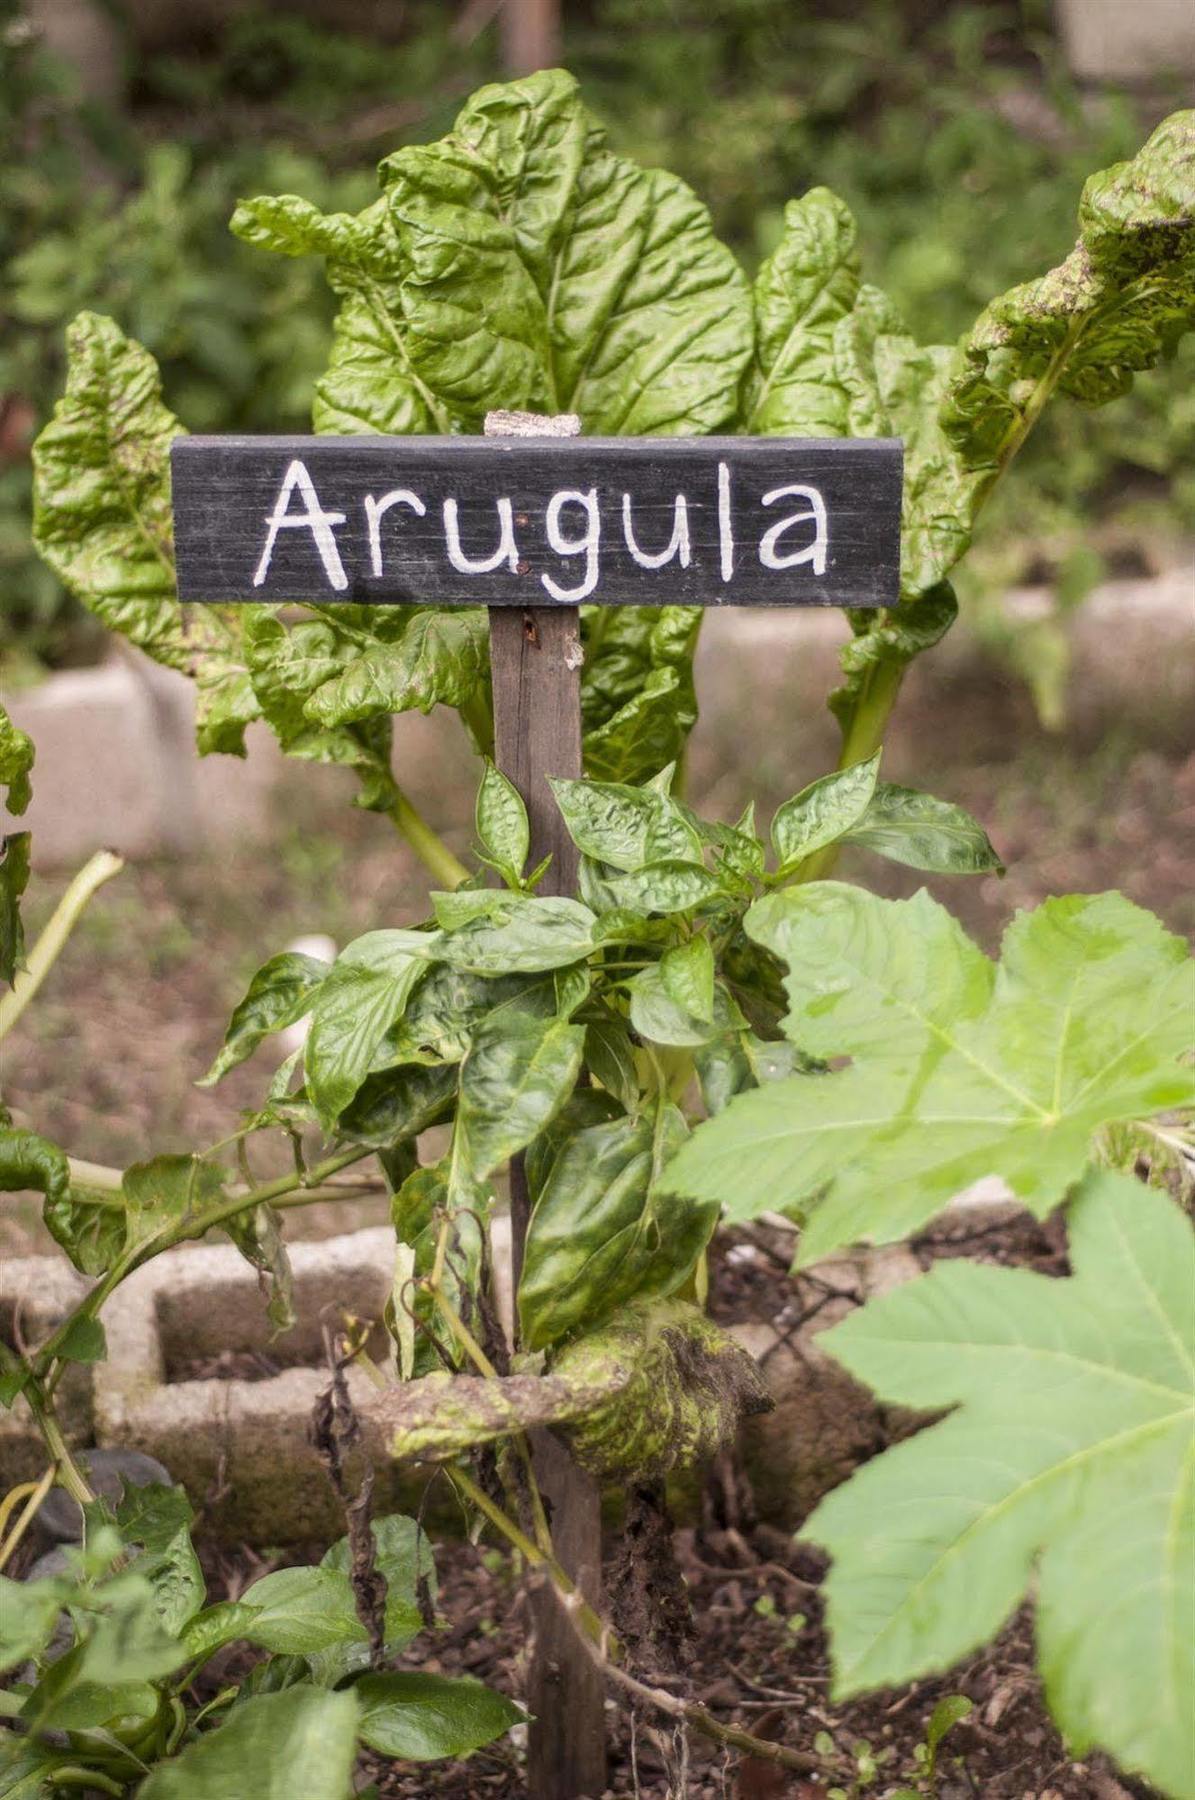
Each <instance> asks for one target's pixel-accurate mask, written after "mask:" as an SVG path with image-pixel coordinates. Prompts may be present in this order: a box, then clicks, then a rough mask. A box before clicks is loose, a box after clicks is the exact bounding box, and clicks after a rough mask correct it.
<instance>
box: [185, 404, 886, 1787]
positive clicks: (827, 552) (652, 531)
mask: <svg viewBox="0 0 1195 1800" xmlns="http://www.w3.org/2000/svg"><path fill="white" fill-rule="evenodd" d="M580 429H581V422H580V420H579V419H578V418H576V417H575V416H574V415H572V414H564V415H561V416H558V417H553V418H545V417H540V416H538V415H535V414H530V413H509V412H493V413H490V414H489V415H488V416H487V418H486V422H485V433H486V435H485V436H484V437H481V438H465V437H456V438H453V437H449V438H419V437H399V438H384V437H368V438H365V437H363V438H342V437H320V438H236V437H231V438H199V437H184V438H179V439H177V440H176V441H175V443H174V445H173V446H172V452H171V457H172V465H173V492H174V522H175V555H176V561H177V569H178V586H179V597H180V599H182V600H200V601H204V600H206V601H224V602H228V601H238V600H240V601H245V600H259V601H263V600H264V601H271V600H274V601H291V602H294V601H304V600H318V601H320V602H322V603H324V604H327V603H329V602H335V601H336V600H342V601H353V602H356V603H361V602H365V603H366V604H377V605H386V604H391V605H393V604H423V605H444V606H453V605H473V606H477V605H485V606H488V607H489V611H490V666H491V673H492V677H493V694H494V738H495V761H496V763H497V765H498V767H499V768H500V769H501V770H502V772H503V773H504V774H505V775H507V776H508V777H509V779H510V780H511V781H512V782H513V783H514V785H515V786H516V787H517V788H518V790H519V792H520V794H521V795H522V796H523V800H524V802H525V804H526V807H527V813H528V818H529V822H530V828H531V852H530V854H531V861H532V863H533V864H535V863H537V862H539V861H540V860H541V859H542V858H543V857H544V856H546V855H547V854H548V853H549V852H550V853H551V857H552V861H551V864H550V866H549V868H548V871H547V873H546V875H545V877H544V880H543V882H542V884H541V887H540V890H539V891H540V892H542V893H546V894H568V893H571V892H573V890H574V888H575V886H576V878H577V852H576V848H575V846H574V845H573V842H572V839H571V838H570V837H569V835H568V833H567V831H566V830H565V828H564V822H563V820H562V818H561V817H560V814H559V812H558V811H557V809H556V806H555V805H554V803H553V800H552V796H551V790H550V788H549V786H548V777H549V776H558V777H574V778H575V777H577V776H579V775H580V774H581V772H582V766H581V667H582V663H583V660H584V658H583V653H582V648H581V637H580V612H579V608H580V606H581V605H582V604H596V605H605V606H636V605H639V606H642V605H648V606H651V605H655V606H660V605H665V604H670V605H697V606H865V607H879V606H889V605H892V604H894V603H895V601H896V599H897V594H898V585H899V549H898V546H899V532H900V504H901V479H902V455H901V446H900V444H899V442H898V441H896V440H884V439H846V440H840V439H825V440H823V439H785V438H646V439H645V438H638V439H636V438H606V439H601V438H589V439H581V438H580V437H579V435H578V434H579V432H580ZM528 1213H529V1201H528V1194H527V1186H526V1180H525V1176H524V1170H523V1159H522V1157H516V1158H515V1159H514V1161H513V1164H512V1167H511V1227H512V1229H511V1240H512V1254H513V1262H514V1279H515V1283H516V1286H517V1282H518V1276H519V1271H520V1266H521V1262H522V1251H523V1244H524V1241H525V1239H526V1233H527V1223H528ZM533 1437H534V1453H535V1473H536V1479H537V1481H538V1483H539V1485H540V1487H541V1489H542V1491H543V1494H544V1498H545V1500H546V1501H547V1502H548V1505H549V1508H550V1519H551V1529H552V1536H553V1543H554V1545H555V1549H556V1554H557V1556H558V1559H559V1561H560V1562H561V1563H562V1564H563V1566H564V1568H565V1569H566V1570H567V1571H568V1573H569V1574H570V1575H571V1577H572V1578H573V1580H574V1581H576V1583H577V1585H578V1587H579V1588H580V1589H581V1591H582V1592H583V1593H584V1594H585V1596H586V1598H587V1599H589V1601H590V1603H591V1604H596V1602H597V1600H598V1598H599V1587H600V1580H601V1517H600V1495H599V1492H598V1488H597V1484H596V1483H595V1482H594V1481H593V1480H592V1478H591V1477H589V1476H588V1475H586V1474H585V1473H584V1472H583V1471H582V1470H581V1469H579V1468H578V1467H577V1466H576V1464H575V1463H574V1462H573V1461H572V1459H571V1458H570V1457H569V1456H568V1454H567V1452H566V1451H565V1449H564V1447H563V1445H562V1444H561V1443H560V1442H559V1441H558V1440H557V1439H555V1438H553V1437H552V1436H551V1434H550V1433H547V1432H539V1433H535V1434H533ZM534 1619H535V1628H536V1629H535V1646H534V1651H533V1656H532V1663H531V1671H530V1681H529V1693H528V1701H529V1706H530V1710H531V1713H532V1715H533V1723H532V1726H531V1730H530V1734H529V1743H528V1781H529V1791H530V1792H531V1794H532V1795H534V1796H535V1797H536V1800H576V1797H577V1796H581V1795H588V1796H591V1797H592V1800H597V1796H598V1795H600V1794H601V1793H602V1792H603V1791H604V1789H605V1786H606V1749H605V1717H604V1708H603V1698H604V1684H603V1681H602V1678H601V1673H600V1671H599V1670H598V1668H597V1667H596V1665H595V1664H594V1662H593V1661H592V1660H591V1658H590V1657H589V1656H588V1654H587V1653H586V1651H585V1650H584V1648H583V1647H582V1645H581V1644H580V1642H579V1641H578V1639H577V1638H576V1635H575V1633H574V1631H573V1628H572V1625H571V1623H570V1622H569V1620H568V1619H567V1618H566V1617H565V1614H564V1611H563V1608H562V1607H561V1606H560V1605H558V1604H557V1603H556V1600H555V1596H554V1595H553V1594H552V1593H550V1592H549V1591H547V1590H541V1591H540V1592H539V1593H538V1594H537V1595H536V1596H535V1600H534Z"/></svg>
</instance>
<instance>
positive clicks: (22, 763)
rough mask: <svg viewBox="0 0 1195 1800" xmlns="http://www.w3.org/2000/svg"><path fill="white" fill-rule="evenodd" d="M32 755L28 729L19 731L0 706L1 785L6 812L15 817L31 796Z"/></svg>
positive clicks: (21, 811) (23, 809)
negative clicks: (3, 791)
mask: <svg viewBox="0 0 1195 1800" xmlns="http://www.w3.org/2000/svg"><path fill="white" fill-rule="evenodd" d="M33 755H34V751H33V739H32V738H31V737H30V736H29V734H28V732H25V731H18V729H17V727H16V726H15V725H14V724H13V722H12V720H11V719H10V718H9V716H8V714H7V713H6V712H5V710H4V708H3V707H2V706H0V787H2V788H4V789H6V790H7V791H6V793H5V799H4V803H5V805H6V807H7V808H8V811H9V812H10V813H14V814H16V815H17V816H18V817H19V816H20V814H21V813H23V812H24V811H25V808H26V807H27V806H28V805H29V801H30V799H31V797H32V789H31V787H30V783H29V772H30V770H31V769H32V767H33Z"/></svg>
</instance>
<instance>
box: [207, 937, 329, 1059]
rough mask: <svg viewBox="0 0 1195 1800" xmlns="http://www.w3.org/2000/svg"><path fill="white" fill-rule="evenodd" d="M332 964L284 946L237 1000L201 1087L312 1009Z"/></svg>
mask: <svg viewBox="0 0 1195 1800" xmlns="http://www.w3.org/2000/svg"><path fill="white" fill-rule="evenodd" d="M328 968H329V965H328V964H327V963H326V962H323V961H321V960H320V958H319V957H316V956H305V955H303V954H301V953H300V952H299V951H297V950H284V951H283V952H282V953H281V955H279V956H272V957H271V958H270V960H269V962H266V963H263V964H262V966H261V968H260V969H259V970H258V971H257V973H256V975H255V976H254V977H253V979H252V981H251V982H250V983H249V986H248V988H247V989H246V990H245V995H244V998H243V999H242V1000H239V1001H238V1002H237V1005H236V1007H235V1008H234V1009H233V1014H232V1017H231V1019H230V1020H229V1021H228V1030H227V1031H226V1032H225V1034H224V1044H223V1047H222V1049H221V1050H220V1053H219V1055H218V1056H217V1057H216V1060H215V1062H213V1064H212V1066H211V1068H210V1069H209V1070H208V1072H207V1074H206V1075H204V1076H203V1077H202V1078H201V1079H200V1080H199V1081H198V1082H197V1083H196V1086H198V1087H213V1086H214V1085H215V1083H216V1082H217V1081H219V1080H221V1079H222V1077H223V1076H225V1075H227V1073H228V1071H229V1070H230V1069H235V1068H236V1067H237V1065H238V1064H239V1063H243V1062H244V1061H245V1058H246V1057H248V1056H251V1055H252V1054H253V1052H254V1051H255V1050H256V1049H257V1046H258V1045H259V1044H260V1043H261V1042H262V1041H263V1039H265V1038H267V1037H269V1035H270V1033H271V1032H274V1031H281V1030H282V1029H283V1027H284V1026H287V1025H294V1024H295V1023H296V1022H297V1021H298V1020H299V1019H301V1018H303V1016H304V1015H305V1014H306V1013H307V1012H309V1011H310V1009H311V996H312V995H313V994H314V993H315V990H316V989H317V988H318V987H319V985H320V983H321V982H322V981H323V979H324V976H325V975H326V974H327V973H328Z"/></svg>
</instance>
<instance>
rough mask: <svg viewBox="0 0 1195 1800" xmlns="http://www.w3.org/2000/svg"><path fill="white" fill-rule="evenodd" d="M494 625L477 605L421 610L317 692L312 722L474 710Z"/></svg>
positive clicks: (311, 703) (309, 710) (308, 713)
mask: <svg viewBox="0 0 1195 1800" xmlns="http://www.w3.org/2000/svg"><path fill="white" fill-rule="evenodd" d="M488 649H489V626H488V621H487V618H486V614H485V613H484V612H481V611H477V610H474V609H473V608H453V609H451V610H443V611H437V610H435V609H434V608H432V607H421V608H419V609H418V610H417V611H414V612H413V613H412V614H411V616H410V618H409V620H408V622H407V625H406V629H405V630H404V631H403V633H402V635H401V636H400V637H398V638H388V639H386V640H379V641H377V642H374V643H371V644H369V645H368V647H367V648H365V649H364V650H362V651H361V653H360V654H359V655H357V656H355V657H354V658H353V659H352V660H351V661H349V662H348V663H346V665H345V667H344V668H343V670H342V671H341V672H340V673H339V674H337V675H335V676H334V677H333V678H332V679H331V680H329V681H325V682H323V683H322V684H321V685H320V686H319V687H317V688H316V689H315V690H314V692H313V693H312V694H311V695H310V697H309V699H308V700H307V702H306V704H305V705H304V708H303V713H304V717H305V718H307V719H309V720H311V721H312V722H313V723H314V724H316V725H320V726H323V727H325V728H331V727H334V726H337V725H354V724H357V723H359V722H360V721H362V720H365V719H372V718H376V717H378V716H385V715H388V714H391V713H402V712H411V711H418V712H423V713H429V712H431V710H432V708H433V707H434V706H438V705H444V706H457V707H460V706H467V705H468V704H469V702H470V700H471V699H472V698H473V696H474V695H475V694H476V693H477V691H478V689H479V687H481V686H483V685H484V683H485V681H486V680H487V678H488V674H489V657H488Z"/></svg>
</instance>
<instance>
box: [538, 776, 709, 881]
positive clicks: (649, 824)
mask: <svg viewBox="0 0 1195 1800" xmlns="http://www.w3.org/2000/svg"><path fill="white" fill-rule="evenodd" d="M550 785H551V788H552V792H553V794H554V795H555V797H556V804H557V806H558V807H559V808H560V812H561V816H562V817H563V819H564V822H565V825H566V826H567V827H568V834H569V836H570V837H571V838H572V840H573V842H574V844H576V846H577V848H578V850H580V851H582V852H583V854H584V855H586V856H591V857H593V859H594V860H595V861H596V862H601V863H606V864H608V865H609V867H610V868H612V869H625V870H628V871H631V872H633V871H635V870H638V869H642V868H643V867H644V865H645V864H647V863H658V862H674V861H677V862H688V863H700V861H701V838H700V836H699V835H698V833H697V831H696V829H695V828H694V826H693V825H692V824H690V822H689V820H688V819H687V818H686V817H685V814H684V811H683V809H682V808H681V807H680V806H678V805H677V803H676V801H674V800H672V799H671V798H670V797H669V796H668V795H667V794H662V793H660V791H659V789H658V788H654V787H631V786H629V785H628V784H627V783H625V782H614V781H553V782H551V784H550Z"/></svg>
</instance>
